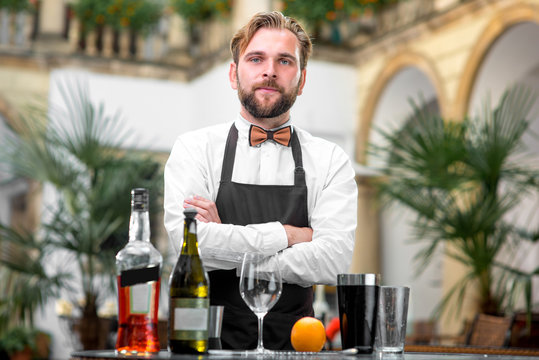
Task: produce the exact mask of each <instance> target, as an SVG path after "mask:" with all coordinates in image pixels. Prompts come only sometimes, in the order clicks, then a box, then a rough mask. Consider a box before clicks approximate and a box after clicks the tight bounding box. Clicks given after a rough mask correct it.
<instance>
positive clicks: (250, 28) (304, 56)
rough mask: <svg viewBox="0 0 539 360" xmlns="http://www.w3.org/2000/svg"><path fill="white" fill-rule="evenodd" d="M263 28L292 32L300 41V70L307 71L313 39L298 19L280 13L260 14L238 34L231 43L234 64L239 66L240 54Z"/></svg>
mask: <svg viewBox="0 0 539 360" xmlns="http://www.w3.org/2000/svg"><path fill="white" fill-rule="evenodd" d="M263 28H269V29H279V30H282V29H286V30H290V31H291V32H292V33H293V34H294V35H295V36H296V38H297V39H298V41H299V45H300V59H299V64H300V69H301V70H303V69H305V67H306V66H307V60H309V56H310V55H311V51H312V44H311V39H310V38H309V36H308V35H307V33H306V32H305V30H304V29H303V27H302V26H301V25H300V23H299V22H298V21H297V20H296V19H294V18H291V17H288V16H284V15H283V14H282V13H280V12H278V11H271V12H260V13H258V14H256V15H254V16H253V17H252V18H251V20H249V22H248V23H247V24H246V25H245V26H243V27H242V28H241V29H239V30H238V32H236V34H235V35H234V37H232V40H231V41H230V51H231V52H232V58H233V59H234V63H236V64H238V61H239V57H240V54H241V53H243V52H244V51H245V49H247V45H249V42H250V41H251V39H252V38H253V36H254V35H255V33H256V32H257V31H258V30H260V29H263Z"/></svg>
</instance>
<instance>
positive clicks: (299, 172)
mask: <svg viewBox="0 0 539 360" xmlns="http://www.w3.org/2000/svg"><path fill="white" fill-rule="evenodd" d="M290 140H291V141H290V143H291V146H292V157H293V158H294V164H295V169H294V185H296V186H299V185H301V186H305V170H304V169H303V159H302V154H301V144H300V143H299V139H298V135H297V133H296V131H292V138H291V139H290ZM237 142H238V129H237V128H236V125H235V124H232V126H231V127H230V130H229V132H228V137H227V139H226V145H225V155H224V157H223V168H222V169H221V181H231V180H232V170H233V169H234V160H235V158H236V144H237Z"/></svg>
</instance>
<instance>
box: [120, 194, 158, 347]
mask: <svg viewBox="0 0 539 360" xmlns="http://www.w3.org/2000/svg"><path fill="white" fill-rule="evenodd" d="M148 205H149V193H148V190H147V189H143V188H137V189H133V190H131V218H130V221H129V242H128V243H127V245H126V246H125V247H124V248H123V249H122V250H120V251H119V252H118V254H117V255H116V274H117V276H118V278H117V279H118V336H117V339H116V351H117V352H118V353H120V354H125V355H135V354H139V355H140V354H151V353H155V352H158V351H159V350H160V346H159V335H158V308H159V290H160V284H161V266H162V263H163V257H162V256H161V254H160V253H159V251H158V250H157V249H156V248H155V247H154V246H153V245H152V244H151V243H150V215H149V209H148Z"/></svg>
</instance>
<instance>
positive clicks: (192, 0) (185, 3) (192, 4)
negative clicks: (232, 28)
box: [171, 0, 233, 24]
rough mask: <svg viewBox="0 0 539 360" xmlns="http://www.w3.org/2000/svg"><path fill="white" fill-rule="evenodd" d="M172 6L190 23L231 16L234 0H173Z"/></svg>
mask: <svg viewBox="0 0 539 360" xmlns="http://www.w3.org/2000/svg"><path fill="white" fill-rule="evenodd" d="M171 5H172V8H173V9H174V10H175V11H176V12H177V13H178V14H179V15H180V16H181V17H182V18H183V19H185V20H186V21H187V22H189V23H190V24H195V23H200V22H203V21H208V20H211V19H215V18H219V17H220V18H227V17H228V16H230V11H231V10H232V5H233V2H232V0H171Z"/></svg>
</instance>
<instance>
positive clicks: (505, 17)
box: [0, 0, 539, 357]
mask: <svg viewBox="0 0 539 360" xmlns="http://www.w3.org/2000/svg"><path fill="white" fill-rule="evenodd" d="M72 3H74V1H69V0H41V1H37V4H38V5H37V7H38V11H35V12H32V13H21V14H19V15H15V14H11V13H9V12H8V11H7V10H5V9H0V133H1V132H2V131H6V130H5V126H6V125H11V126H14V127H16V126H17V122H18V119H19V115H18V114H19V112H20V111H21V109H22V108H23V107H24V106H25V105H26V104H28V103H30V102H32V101H35V100H36V99H38V100H39V99H41V100H43V99H47V101H48V102H49V104H54V103H57V102H59V101H61V96H60V95H59V86H62V84H65V83H68V82H71V81H82V82H83V83H84V84H86V86H87V87H88V89H89V92H90V95H91V98H92V99H93V100H94V101H95V102H96V103H103V104H104V105H105V106H106V109H107V111H109V112H110V113H114V112H116V111H120V112H121V113H122V114H123V118H124V119H125V121H126V123H127V124H128V126H129V127H130V128H131V129H132V130H133V131H134V134H135V136H132V137H131V138H130V139H129V140H128V141H127V142H126V144H125V146H126V147H127V148H130V149H142V150H146V151H150V152H152V153H154V154H155V156H156V157H157V158H159V159H160V160H161V161H163V162H164V161H165V160H166V158H167V156H168V153H169V151H170V149H171V147H172V144H173V142H174V140H175V138H176V136H178V135H179V134H181V133H183V132H185V131H188V130H191V129H195V128H199V127H203V126H207V125H211V124H215V123H220V122H222V121H229V120H231V119H233V118H234V116H235V115H236V113H237V109H238V106H239V103H238V100H237V97H236V94H235V93H234V92H233V91H231V89H230V87H229V84H228V64H229V62H230V57H229V53H228V48H227V47H228V40H229V38H230V36H231V34H232V33H233V31H234V30H235V29H237V28H238V27H239V26H240V25H241V24H243V23H244V22H245V21H246V19H248V18H249V17H250V16H251V15H252V14H253V13H255V12H257V11H261V10H272V9H282V4H281V2H279V1H271V0H256V1H252V0H235V1H234V3H233V6H232V11H231V13H230V15H229V17H228V19H226V20H222V19H215V20H209V21H206V22H204V24H203V26H202V31H201V32H200V34H199V35H200V36H199V37H198V38H193V36H191V35H192V34H193V31H192V30H191V32H189V31H187V26H186V22H185V21H184V20H182V19H181V18H180V17H179V16H178V15H177V14H176V13H175V12H174V11H172V10H169V11H167V12H165V13H164V14H163V15H162V17H161V18H160V19H159V21H158V23H157V25H156V26H155V27H153V28H152V29H153V30H152V32H151V33H150V34H149V35H148V34H146V35H145V36H142V35H139V36H138V37H136V38H134V40H133V39H130V38H129V34H128V33H127V32H125V31H124V32H121V33H120V34H119V35H118V36H116V35H115V34H114V32H113V31H112V29H108V28H105V29H104V31H103V33H99V32H95V31H94V32H90V33H89V34H88V35H87V36H86V37H82V36H81V33H80V27H79V24H80V23H79V22H78V21H77V18H75V17H74V16H73V15H72V12H71V10H70V9H71V6H72ZM335 34H338V38H337V39H336V38H335ZM81 39H84V40H85V42H84V43H85V44H84V46H82V45H81V43H82V42H81ZM331 40H333V42H331ZM314 43H315V47H314V55H313V58H312V61H310V63H309V65H308V71H307V85H306V87H305V90H304V94H303V95H302V96H300V97H299V98H298V101H297V103H296V105H295V106H294V110H293V113H292V116H293V119H294V123H295V124H297V125H298V126H300V127H302V128H304V129H306V130H308V131H310V132H311V133H313V134H314V135H317V136H321V137H324V138H327V139H328V140H331V141H334V142H336V143H338V144H339V145H340V146H341V147H343V149H344V150H345V151H346V152H347V153H348V154H349V155H350V157H351V159H353V161H354V163H355V164H356V168H357V180H358V188H359V199H358V200H359V211H358V230H357V236H356V248H355V253H354V262H353V265H352V268H351V271H353V272H379V273H381V274H382V276H383V281H384V283H386V284H407V285H409V286H411V288H412V301H411V308H410V321H411V323H412V322H413V321H418V320H426V319H428V318H429V316H430V315H431V313H432V310H433V309H434V307H435V306H436V304H437V302H438V301H439V299H440V298H441V296H442V294H443V293H444V291H447V289H448V288H449V287H450V286H451V285H452V284H453V283H454V282H455V281H456V279H458V274H460V273H461V270H459V267H458V266H457V265H456V264H455V263H453V262H451V261H450V260H448V259H446V258H444V257H442V256H441V255H440V257H439V261H438V262H437V263H436V264H434V265H433V266H431V267H430V268H429V269H428V270H427V271H426V272H424V273H423V274H422V275H421V276H419V277H415V276H414V265H413V257H414V255H415V254H416V253H417V251H418V248H417V246H416V245H411V244H409V243H408V239H409V237H410V229H409V227H408V221H409V220H410V216H411V215H410V214H408V213H406V212H402V211H400V210H399V209H392V210H382V209H380V208H379V206H378V204H377V202H376V200H375V192H374V188H373V186H372V184H371V182H370V180H369V179H370V178H371V177H372V176H373V173H372V172H371V171H370V170H369V168H370V167H376V166H377V164H376V162H375V161H374V160H373V159H371V158H370V157H369V156H368V155H367V152H366V149H367V147H368V146H367V145H368V143H369V142H370V141H372V142H376V141H378V140H379V139H377V135H376V131H375V130H374V128H376V127H384V126H386V127H387V126H390V127H392V126H393V127H394V126H398V125H400V124H402V123H403V121H404V120H405V119H406V117H407V116H408V115H409V114H410V107H409V105H408V100H409V99H410V98H412V99H418V98H419V97H420V96H422V97H423V99H425V101H426V102H428V103H431V104H432V106H434V107H436V108H437V109H439V112H440V114H441V115H442V116H443V117H444V118H447V119H454V120H457V121H458V120H459V119H462V118H463V117H464V116H465V115H466V114H473V113H474V112H475V111H478V109H479V108H480V104H481V102H482V100H483V99H485V97H486V96H487V95H490V96H491V97H492V103H495V102H496V101H497V99H498V98H499V96H500V94H501V93H502V92H503V90H505V88H506V87H507V86H508V85H511V84H514V83H522V84H525V85H527V86H529V87H531V88H533V89H535V90H537V92H538V93H539V1H538V0H461V1H459V0H435V1H427V0H407V1H398V2H394V3H391V4H389V5H387V6H385V7H382V8H381V9H380V10H379V11H378V10H377V11H376V12H374V13H367V14H365V15H364V16H362V17H360V19H359V20H354V21H343V22H341V23H340V24H339V25H338V26H329V25H324V26H323V27H322V28H321V29H320V31H319V32H318V33H317V38H315V39H314ZM135 45H136V51H133V47H134V46H135ZM74 79H75V80H74ZM538 107H539V103H536V107H535V110H536V111H535V113H536V114H537V110H539V108H538ZM535 116H536V117H535V120H534V121H533V124H532V129H533V130H534V131H535V132H536V133H537V132H538V131H539V120H538V118H537V115H535ZM66 126H68V124H66ZM529 144H530V145H532V146H535V148H534V149H533V150H534V151H535V152H536V153H538V152H539V148H537V142H533V140H532V137H531V136H530V137H529ZM533 144H535V145H533ZM359 164H362V165H359ZM365 166H367V167H365ZM35 189H38V190H39V191H37V192H36V191H34V190H35ZM127 198H128V195H127V194H126V199H127ZM51 199H53V195H51V194H48V193H47V189H46V188H45V190H42V189H41V188H40V187H39V186H38V185H37V184H34V183H32V182H28V181H26V180H25V179H16V178H12V177H11V176H10V175H9V174H8V173H0V221H1V222H2V223H4V224H12V225H13V224H23V225H24V226H26V227H27V228H32V227H35V225H36V224H37V223H38V222H39V218H40V213H41V209H42V208H43V206H45V204H47V203H48V202H49V201H51ZM538 200H539V199H528V200H527V201H526V202H525V203H524V204H523V208H525V209H527V211H529V212H532V213H533V211H535V212H536V209H537V205H538V203H537V202H538ZM126 201H127V200H126ZM537 216H538V215H537V214H536V215H535V217H534V216H531V217H527V218H526V219H527V220H526V221H529V222H530V223H536V224H537V223H538V220H539V219H538V217H537ZM515 221H518V220H517V219H515ZM157 235H158V238H159V241H160V242H161V245H162V247H163V248H165V247H166V246H167V239H166V235H165V233H164V231H163V229H161V231H159V232H158V234H157ZM523 251H524V252H526V253H527V256H526V257H525V259H524V261H523V263H522V266H523V267H524V268H527V269H530V268H534V267H536V264H538V263H539V247H538V246H534V247H531V248H527V249H524V250H523ZM535 284H536V285H539V284H537V282H536V283H535ZM535 295H536V297H535V299H537V286H535ZM465 309H466V311H464V312H463V313H462V314H461V316H460V317H459V318H447V319H444V321H443V322H442V323H440V326H441V328H442V329H441V331H442V332H444V333H451V334H456V333H458V332H459V331H460V330H461V328H462V323H463V319H465V318H471V317H472V316H473V315H474V314H475V312H476V310H475V308H474V304H473V301H471V300H470V304H467V306H466V307H465ZM38 326H42V327H45V328H47V329H50V331H51V332H53V335H54V350H53V351H54V356H56V357H65V354H67V353H68V352H69V350H68V349H69V344H66V343H65V338H64V337H65V333H63V332H62V331H61V330H60V328H61V324H60V322H59V320H58V318H57V317H56V315H55V310H54V304H51V305H50V306H49V307H48V308H47V310H46V311H45V313H44V314H40V315H39V316H38ZM66 346H67V347H66Z"/></svg>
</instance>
